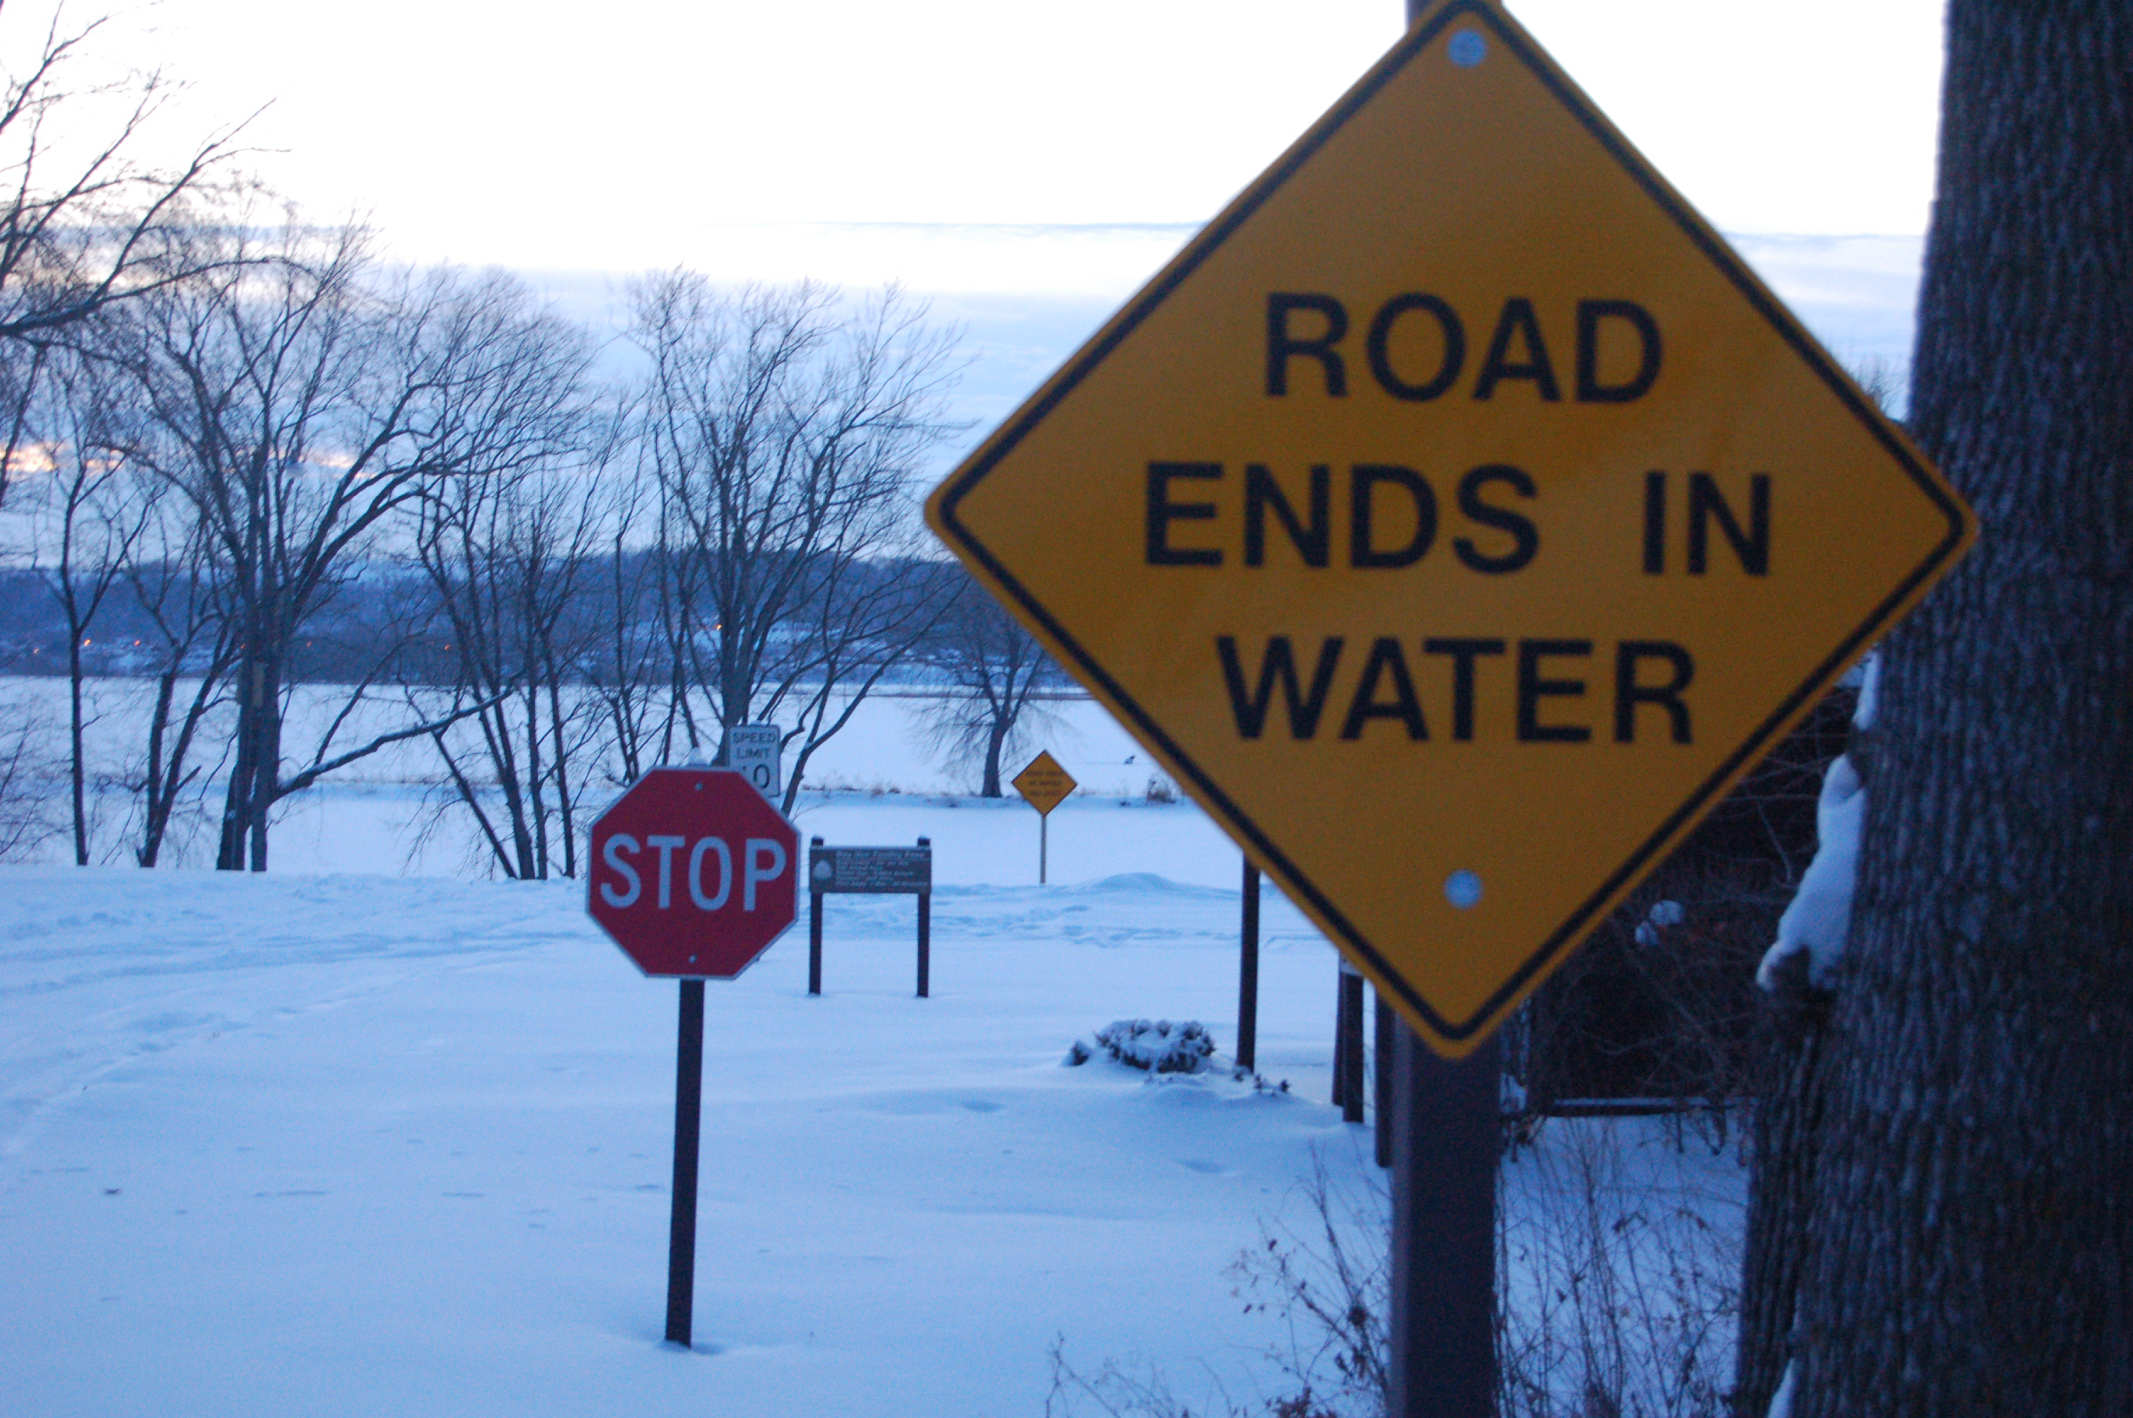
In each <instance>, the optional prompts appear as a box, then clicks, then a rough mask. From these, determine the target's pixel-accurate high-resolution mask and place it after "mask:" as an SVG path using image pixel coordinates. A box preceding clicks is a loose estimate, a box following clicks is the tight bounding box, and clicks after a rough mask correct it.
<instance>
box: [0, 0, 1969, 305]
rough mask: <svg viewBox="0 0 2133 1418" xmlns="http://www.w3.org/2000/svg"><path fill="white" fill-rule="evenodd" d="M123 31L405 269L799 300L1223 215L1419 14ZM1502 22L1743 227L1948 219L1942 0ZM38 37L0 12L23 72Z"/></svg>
mask: <svg viewBox="0 0 2133 1418" xmlns="http://www.w3.org/2000/svg"><path fill="white" fill-rule="evenodd" d="M116 8H118V13H119V24H118V25H116V26H115V27H114V33H113V34H112V35H111V36H109V37H108V38H106V39H104V40H102V41H100V42H99V43H98V45H97V46H96V48H95V49H93V50H92V51H90V58H91V62H103V61H106V60H108V61H109V62H111V63H112V64H113V65H114V66H116V64H117V63H118V62H119V57H120V56H121V55H123V56H124V57H125V58H126V59H129V60H134V61H140V60H144V59H145V60H147V61H150V62H157V61H159V62H160V63H161V64H162V65H163V66H164V67H165V68H166V69H167V70H168V71H170V72H171V73H172V74H173V75H175V76H178V77H182V78H186V79H189V80H190V81H191V82H192V85H193V92H192V94H191V95H190V99H189V102H190V104H191V111H192V114H193V115H195V116H196V118H197V121H196V125H195V126H203V125H204V124H205V122H206V121H207V120H208V119H210V118H223V119H227V118H230V117H234V116H238V115H241V114H243V113H246V112H249V111H251V110H252V109H254V108H258V107H260V106H261V105H268V107H267V108H266V111H265V113H264V114H263V115H262V116H261V117H260V118H259V119H258V120H257V121H256V122H255V123H254V125H253V127H252V129H251V130H250V133H251V137H252V141H253V142H254V144H255V145H257V146H260V147H263V148H273V149H280V150H282V151H280V152H278V153H274V154H262V155H261V157H260V158H259V159H258V161H257V166H259V167H261V168H262V169H264V170H266V171H267V172H268V173H269V174H270V175H271V176H272V178H273V179H274V180H275V181H276V182H277V183H278V184H279V185H280V186H281V188H282V189H283V190H284V191H285V192H287V193H288V194H290V195H291V196H293V197H295V198H297V199H299V200H300V201H301V202H302V203H303V204H304V206H305V208H306V209H307V210H308V211H309V212H310V213H311V214H312V215H314V216H320V217H331V216H336V215H341V214H345V213H347V212H349V211H351V210H353V211H360V212H363V213H367V214H368V215H369V216H370V218H371V219H372V220H373V221H374V222H375V223H376V224H377V226H378V227H379V228H380V229H381V230H382V231H383V233H384V234H385V236H386V238H387V240H388V242H389V244H390V247H391V249H393V250H394V251H395V252H396V253H397V254H399V255H402V256H405V257H407V258H410V259H416V260H437V259H446V260H453V261H459V262H465V263H468V264H501V265H510V266H518V267H525V268H548V269H579V270H630V269H640V268H643V267H646V266H652V265H667V264H675V263H686V264H692V265H696V266H699V267H701V268H704V269H707V270H712V271H713V272H714V273H716V274H725V275H740V274H761V275H765V276H769V277H774V278H782V277H788V276H791V275H796V274H800V272H798V271H795V270H791V269H777V268H778V267H779V266H780V265H781V263H782V264H783V265H784V266H787V267H789V266H790V265H792V264H793V263H794V262H795V261H799V260H803V259H804V260H825V261H829V262H830V263H831V264H832V265H833V266H834V264H835V263H836V262H837V261H839V260H847V261H849V260H851V259H852V258H851V257H850V253H849V251H848V250H847V251H846V253H845V255H843V256H839V255H838V251H839V250H840V249H842V248H840V247H839V244H838V243H837V242H835V241H830V242H828V243H827V244H826V245H820V247H819V249H816V248H815V247H811V246H810V245H809V243H810V242H817V241H818V239H819V238H820V232H819V230H817V229H816V228H817V227H819V225H820V224H849V223H861V224H878V223H888V224H922V225H923V224H936V223H954V224H981V225H986V226H991V225H1001V224H1004V225H1033V224H1053V223H1093V224H1110V223H1118V224H1166V225H1167V224H1175V223H1196V222H1199V221H1203V220H1205V219H1206V218H1208V217H1210V216H1212V215H1214V213H1215V212H1216V211H1217V210H1219V209H1220V207H1221V206H1222V205H1223V204H1224V203H1225V202H1226V201H1227V200H1228V199H1229V198H1230V197H1231V196H1232V195H1234V194H1235V192H1236V191H1237V190H1238V189H1240V188H1241V187H1242V186H1244V185H1245V184H1246V183H1247V182H1249V181H1250V180H1251V178H1252V177H1253V176H1254V175H1256V174H1257V172H1258V171H1259V170H1260V169H1261V168H1263V167H1264V166H1265V165H1266V164H1267V163H1269V162H1270V161H1272V160H1273V159H1274V158H1275V157H1276V156H1277V155H1278V154H1279V153H1280V152H1281V150H1282V149H1283V148H1284V147H1285V146H1286V145H1287V144H1288V143H1289V142H1290V141H1291V140H1292V139H1293V138H1295V137H1296V136H1297V135H1298V134H1299V133H1301V132H1302V131H1303V130H1304V128H1306V127H1307V126H1308V125H1309V124H1310V123H1311V121H1312V120H1313V119H1314V118H1315V117H1316V116H1317V115H1318V114H1319V112H1321V111H1322V110H1323V109H1324V108H1325V107H1326V106H1327V105H1329V104H1330V103H1331V102H1332V101H1333V100H1334V99H1336V98H1337V97H1338V96H1339V95H1340V93H1341V92H1342V91H1343V90H1344V89H1345V88H1346V87H1347V86H1348V85H1349V83H1351V82H1352V81H1353V80H1354V79H1355V78H1357V77H1358V76H1360V75H1361V73H1362V72H1363V70H1364V69H1365V68H1367V67H1368V65H1369V64H1370V63H1371V62H1372V61H1373V60H1374V59H1375V58H1376V57H1377V56H1378V55H1379V54H1380V53H1381V52H1382V51H1383V50H1384V49H1385V48H1387V47H1388V46H1389V45H1391V44H1392V43H1393V41H1394V40H1395V39H1396V38H1397V37H1398V34H1399V31H1400V27H1401V24H1402V22H1403V18H1404V15H1403V10H1402V6H1401V4H1400V0H1283V3H1273V0H1082V3H1080V4H1077V5H1074V6H1070V7H1068V6H1035V5H1028V4H1014V3H1010V0H904V3H902V4H892V3H885V0H875V3H859V0H787V3H783V4H779V3H775V0H745V3H744V2H743V0H694V3H677V0H660V2H659V3H653V0H597V2H596V3H584V0H580V3H574V4H569V5H564V4H558V3H554V2H553V0H523V3H517V4H511V5H504V4H500V3H493V0H491V2H489V3H475V0H366V3H363V4H360V5H332V6H329V5H321V4H316V3H312V2H311V0H161V3H160V4H154V5H149V6H145V7H141V6H123V7H116ZM69 9H70V13H72V14H73V15H74V16H75V17H76V18H77V19H86V18H88V17H91V16H93V15H94V14H95V13H96V9H95V8H94V7H93V6H92V5H89V4H85V3H75V4H73V5H70V7H69ZM48 10H49V4H48V3H47V5H46V7H45V12H48ZM1511 11H1512V13H1513V14H1514V15H1516V16H1518V17H1519V18H1520V19H1521V20H1523V21H1524V22H1525V23H1526V24H1527V26H1528V27H1529V28H1530V29H1532V30H1533V31H1534V33H1535V34H1536V35H1537V36H1538V37H1539V39H1540V40H1541V42H1542V43H1543V44H1544V45H1545V46H1546V47H1547V48H1548V49H1549V50H1550V51H1551V52H1552V53H1553V54H1554V55H1555V57H1556V59H1557V60H1558V61H1559V62H1560V63H1562V64H1563V65H1564V67H1565V68H1567V69H1568V70H1569V72H1570V73H1571V75H1572V76H1573V77H1574V78H1575V79H1577V80H1578V81H1579V82H1580V83H1581V84H1582V85H1583V86H1584V87H1585V89H1586V90H1587V91H1588V92H1589V93H1590V94H1591V95H1592V96H1593V98H1594V99H1595V100H1597V101H1598V103H1599V104H1600V106H1601V107H1602V108H1603V109H1604V110H1606V111H1607V113H1608V114H1609V116H1610V117H1612V118H1613V119H1614V120H1615V122H1616V123H1617V125H1618V126H1620V127H1621V128H1622V129H1623V130H1624V131H1625V132H1626V133H1627V134H1628V135H1629V137H1630V139H1631V140H1632V141H1633V142H1635V143H1636V144H1637V145H1638V146H1639V147H1641V148H1642V149H1643V150H1644V152H1645V153H1646V155H1647V156H1648V157H1650V158H1651V159H1652V160H1653V161H1654V162H1655V163H1656V164H1657V165H1658V166H1659V168H1660V170H1661V171H1663V172H1665V173H1666V174H1667V175H1668V177H1669V178H1671V179H1672V181H1673V182H1674V184H1675V185H1676V186H1677V187H1679V188H1681V189H1682V190H1683V191H1684V192H1685V193H1686V194H1687V195H1688V197H1689V198H1690V200H1691V201H1692V202H1694V203H1696V204H1697V205H1698V206H1699V207H1700V208H1701V209H1702V210H1703V212H1704V214H1705V215H1706V216H1707V217H1708V218H1709V219H1710V220H1711V221H1712V222H1713V223H1714V224H1716V225H1717V226H1718V227H1719V228H1720V229H1721V230H1725V231H1728V232H1741V233H1809V234H1861V233H1897V234H1901V233H1914V234H1915V233H1917V232H1920V231H1922V230H1923V229H1924V226H1925V221H1926V212H1927V204H1928V201H1929V198H1930V195H1931V184H1932V162H1933V141H1934V126H1935V108H1936V104H1937V100H1938V93H1937V88H1938V83H1939V67H1940V50H1941V41H1940V11H1941V5H1940V3H1939V0H1792V2H1791V3H1788V4H1785V5H1753V6H1750V5H1740V4H1732V3H1726V0H1513V3H1512V5H1511ZM39 13H40V11H39V8H38V6H37V5H35V4H33V3H27V0H9V3H7V4H6V9H5V11H4V13H0V38H4V40H5V42H6V43H7V45H8V47H9V50H10V52H11V53H12V52H13V51H15V50H17V49H19V47H20V45H21V44H22V42H23V40H24V38H25V35H26V33H27V32H28V31H30V30H31V29H33V28H41V24H40V21H39V19H38V16H39ZM844 245H845V247H849V245H850V243H848V242H847V243H845V244H844ZM1128 245H1129V246H1130V243H1128ZM929 249H930V248H929V244H928V242H927V241H926V240H925V239H924V233H923V232H922V231H914V230H912V229H909V228H904V227H891V228H889V229H887V230H885V231H877V232H875V233H873V235H872V237H871V238H870V240H869V242H868V251H869V255H868V257H867V258H866V262H864V263H862V264H863V265H864V266H865V269H857V268H855V269H852V270H837V269H830V270H824V271H820V272H817V274H822V275H825V276H828V277H830V278H832V279H845V280H851V279H863V280H875V279H880V278H882V277H883V276H885V275H902V276H904V277H905V278H906V279H907V280H909V281H910V282H911V283H912V284H913V285H916V286H919V287H920V288H939V287H940V285H941V284H942V282H943V281H947V282H950V283H952V282H953V280H954V279H955V278H956V276H957V272H956V271H955V270H953V269H938V268H939V267H940V264H941V263H940V261H939V259H938V257H937V256H934V257H931V258H929V255H928V252H929ZM1008 250H1009V254H1008V255H1006V256H1004V257H1002V258H1000V259H1003V260H1006V261H1007V262H1009V264H1010V265H1012V263H1013V261H1014V259H1015V258H1014V256H1013V255H1012V250H1013V247H1012V243H1010V244H1009V247H1008ZM929 259H931V260H932V263H933V264H932V265H931V266H929V265H928V261H929ZM956 259H957V260H959V261H966V260H968V259H969V258H968V257H967V256H958V257H957V258H956ZM1122 259H1126V260H1132V259H1136V258H1135V257H1132V256H1126V257H1123V258H1122ZM751 264H756V265H763V266H767V267H770V268H771V269H765V270H761V271H753V270H746V269H736V268H745V267H748V266H750V265H751ZM1037 264H1038V265H1039V266H1040V267H1041V265H1042V263H1041V262H1039V263H1037ZM902 266H908V267H909V268H910V269H899V267H902ZM884 267H888V268H890V269H883V268H884ZM964 274H966V275H968V276H971V277H972V278H974V279H975V278H978V277H979V275H980V273H977V272H975V271H966V272H965V273H964ZM995 279H997V276H996V277H995ZM1007 279H1009V280H1011V281H1021V282H1025V283H1027V284H1029V285H1032V286H1036V287H1040V288H1041V287H1042V286H1043V284H1044V282H1045V281H1046V279H1047V273H1046V272H1044V271H1043V270H1042V269H1033V270H1027V271H1020V272H1014V273H1012V274H1011V275H1010V276H1008V277H1007Z"/></svg>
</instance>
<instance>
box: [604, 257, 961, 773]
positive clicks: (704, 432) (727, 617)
mask: <svg viewBox="0 0 2133 1418" xmlns="http://www.w3.org/2000/svg"><path fill="white" fill-rule="evenodd" d="M631 299H632V306H633V317H634V318H633V326H632V331H633V335H634V337H635V339H636V341H637V343H638V344H639V345H640V346H641V348H642V349H643V350H644V353H645V355H646V357H647V360H648V371H647V374H646V376H645V379H644V385H643V391H642V395H641V398H640V400H639V405H638V407H639V410H640V413H639V420H638V425H637V427H638V439H637V443H638V449H639V455H640V458H641V459H642V464H643V467H644V469H645V470H646V471H647V472H648V473H649V475H650V476H651V478H652V479H653V480H654V483H655V485H656V487H657V489H658V492H659V498H660V504H659V509H658V513H657V519H656V521H657V534H656V539H655V542H654V546H653V551H654V554H655V566H656V569H657V572H658V581H657V597H656V599H657V606H658V615H659V623H660V625H661V626H662V628H663V630H664V632H665V637H666V640H667V654H668V656H669V665H668V668H669V670H670V672H671V674H672V676H673V681H672V686H671V701H670V707H671V709H672V710H673V711H674V712H676V713H677V714H678V716H679V732H680V736H681V739H682V745H681V746H682V747H684V748H685V749H686V750H688V751H690V752H693V753H696V754H705V753H707V752H708V751H710V750H711V749H713V748H715V747H716V739H715V734H714V731H715V730H718V729H722V728H724V727H730V726H732V725H735V724H740V723H745V722H749V721H750V720H751V719H753V720H763V719H770V718H774V717H779V716H781V715H782V716H783V717H785V718H787V719H789V720H791V721H792V722H793V724H794V725H795V726H794V727H793V728H791V729H790V730H789V731H788V733H787V741H788V742H789V743H796V744H797V745H798V747H797V751H796V752H794V753H793V754H792V755H791V759H790V761H791V764H792V767H791V769H790V771H789V772H788V774H787V780H786V806H787V807H788V808H789V807H790V806H791V803H792V800H793V797H794V795H795V794H796V793H797V792H798V790H799V785H800V782H801V780H802V777H803V775H804V773H805V771H806V764H807V759H808V756H809V755H810V754H811V753H812V752H813V751H814V750H815V749H816V748H817V747H819V746H820V745H821V744H822V743H823V742H824V741H825V740H826V739H828V738H829V737H830V736H831V735H833V734H835V733H836V732H837V731H838V730H839V729H841V728H842V727H843V726H844V724H845V723H847V722H849V720H850V717H851V714H852V712H853V710H854V709H855V708H856V706H857V705H858V704H859V702H860V701H861V700H862V699H863V698H864V697H865V695H866V693H867V692H868V691H869V690H870V689H871V688H872V687H873V686H874V685H875V684H877V683H878V682H879V680H880V677H881V676H882V675H883V674H884V673H886V671H887V670H888V668H889V667H890V666H892V665H893V664H895V663H896V662H897V660H898V659H900V658H901V657H902V656H903V655H904V654H905V653H906V652H907V651H908V650H909V648H910V647H911V645H912V643H913V641H914V640H915V639H916V638H917V637H918V636H919V635H921V634H923V633H924V632H925V631H926V630H927V629H928V628H929V627H930V626H931V625H932V624H933V622H934V621H935V620H936V619H937V618H938V617H939V615H940V613H941V611H942V609H943V608H944V606H945V604H946V598H945V596H943V595H939V594H930V593H928V591H927V588H926V587H925V586H923V585H921V586H913V585H911V584H909V582H908V579H907V578H903V577H897V576H883V575H882V574H880V568H881V566H882V565H884V564H886V563H891V562H893V561H895V559H896V558H898V557H899V556H901V555H904V554H907V553H910V552H913V551H915V550H916V547H917V537H918V520H917V517H916V515H915V512H916V508H915V505H914V502H913V488H912V481H913V478H914V475H915V474H916V473H917V472H918V470H919V464H920V462H921V460H922V459H923V458H924V457H925V455H926V454H927V453H928V451H929V450H931V449H932V448H933V447H934V446H935V445H936V444H937V443H938V442H939V441H940V440H941V439H942V438H944V437H945V436H946V435H947V434H948V433H949V432H950V428H949V425H948V424H947V423H946V422H945V419H944V415H943V412H942V401H943V399H944V397H945V395H946V393H947V390H948V387H949V384H950V382H951V380H952V378H953V375H954V369H953V365H952V360H953V346H954V336H953V334H952V332H944V331H941V330H938V329H934V328H931V327H929V326H928V325H927V324H926V323H925V319H924V311H923V310H922V309H921V308H919V307H917V306H914V305H913V304H912V303H911V302H910V301H909V300H907V299H906V298H904V297H903V296H901V295H900V294H898V293H897V292H896V291H894V290H891V291H888V292H885V293H884V294H882V295H880V296H878V297H876V298H874V299H872V300H870V301H867V302H864V303H862V304H859V305H856V306H854V305H847V304H845V303H843V302H842V301H840V299H839V298H838V297H837V295H836V294H835V293H834V292H832V291H829V290H827V289H824V288H822V287H817V286H812V285H802V286H798V287H793V288H789V289H776V290H773V289H762V288H749V289H746V290H743V291H740V292H738V293H733V294H722V293H720V292H718V291H717V290H715V289H714V288H713V287H712V286H711V284H710V283H709V282H708V281H707V280H705V279H704V278H703V277H702V276H699V275H694V274H690V273H687V272H673V273H669V274H665V275H661V276H655V277H650V278H647V279H645V280H642V281H640V282H638V283H637V284H636V286H635V287H634V288H633V289H632V292H631ZM697 694H701V695H703V696H704V698H705V701H706V705H707V708H708V720H709V722H705V723H699V722H698V721H697V719H696V717H695V712H694V709H693V697H694V696H695V695H697Z"/></svg>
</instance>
